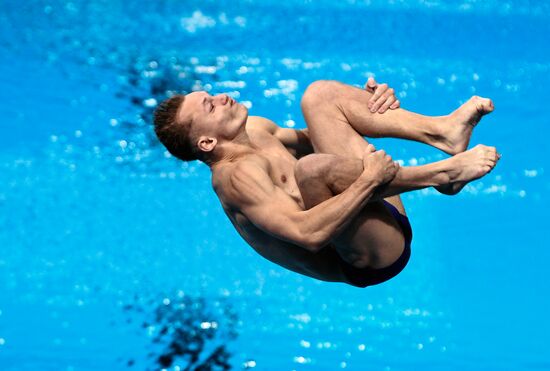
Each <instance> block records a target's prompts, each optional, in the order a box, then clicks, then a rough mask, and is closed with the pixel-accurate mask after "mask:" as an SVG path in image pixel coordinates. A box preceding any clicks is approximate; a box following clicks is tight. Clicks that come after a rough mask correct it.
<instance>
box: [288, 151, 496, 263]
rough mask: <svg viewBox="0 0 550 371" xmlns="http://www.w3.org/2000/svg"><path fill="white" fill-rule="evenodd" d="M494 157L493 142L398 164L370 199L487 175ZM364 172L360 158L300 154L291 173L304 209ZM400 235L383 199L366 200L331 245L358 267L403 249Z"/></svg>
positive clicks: (393, 257)
mask: <svg viewBox="0 0 550 371" xmlns="http://www.w3.org/2000/svg"><path fill="white" fill-rule="evenodd" d="M496 161H497V158H496V149H494V147H487V146H482V145H479V146H476V147H475V148H473V149H471V150H469V151H466V152H463V153H460V154H458V155H456V156H453V157H451V158H448V159H445V160H442V161H438V162H435V163H431V164H427V165H422V166H411V167H401V168H400V169H399V171H398V173H397V175H396V177H395V178H394V179H393V180H392V181H391V182H390V183H388V184H387V185H384V186H381V187H379V189H378V190H377V191H376V193H375V196H374V198H375V199H378V200H380V199H382V198H384V197H388V196H393V195H397V194H399V193H402V192H408V191H412V190H417V189H421V188H426V187H429V186H443V185H445V184H448V183H463V184H466V183H467V182H469V181H471V180H473V179H477V178H479V177H480V176H482V175H484V174H486V173H487V172H488V171H489V170H488V169H491V168H492V167H494V166H495V164H496ZM362 171H363V161H362V160H358V159H354V158H347V157H342V156H336V155H332V154H311V155H308V156H305V157H303V158H301V159H300V160H299V161H298V162H297V164H296V168H295V177H296V182H297V184H298V187H299V188H300V192H301V194H302V198H303V200H304V204H305V207H306V209H309V208H311V207H313V206H315V205H317V204H319V203H321V202H323V201H325V200H327V199H328V198H330V197H332V196H334V195H336V194H339V193H341V192H343V191H344V190H345V189H347V188H348V187H349V186H350V184H351V183H353V182H354V181H355V180H356V179H357V178H358V177H359V175H360V174H361V172H362ZM402 242H403V235H402V234H401V231H400V229H399V227H398V225H397V224H396V222H395V220H394V219H393V218H392V216H391V214H390V213H389V212H388V210H387V209H386V207H385V206H384V204H383V203H381V202H370V203H368V204H367V206H366V207H365V208H364V209H363V210H362V211H361V213H360V214H359V215H358V216H357V217H356V218H355V220H353V221H352V222H351V224H350V226H349V227H348V228H347V229H346V230H345V231H344V232H343V233H342V234H341V235H340V236H338V237H337V238H336V239H334V240H333V244H334V246H335V247H336V248H337V249H338V252H339V253H340V255H341V256H342V258H344V259H345V260H347V261H349V262H350V263H351V264H353V265H356V266H358V267H360V268H361V267H364V266H366V265H369V266H371V267H373V268H382V267H385V266H387V265H390V264H391V263H393V262H394V261H395V260H396V259H397V257H399V255H400V254H401V252H402V251H403V243H402Z"/></svg>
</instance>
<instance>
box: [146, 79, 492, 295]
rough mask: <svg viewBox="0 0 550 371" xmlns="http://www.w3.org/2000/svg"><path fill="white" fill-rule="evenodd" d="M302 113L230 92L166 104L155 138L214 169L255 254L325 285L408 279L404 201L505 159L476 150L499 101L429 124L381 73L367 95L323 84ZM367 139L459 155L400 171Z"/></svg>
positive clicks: (456, 188)
mask: <svg viewBox="0 0 550 371" xmlns="http://www.w3.org/2000/svg"><path fill="white" fill-rule="evenodd" d="M301 108H302V113H303V115H304V118H305V121H306V124H307V128H306V129H300V130H295V129H290V128H282V127H279V126H277V125H276V124H275V123H274V122H273V121H271V120H269V119H267V118H264V117H260V116H248V109H247V108H246V107H245V106H244V105H242V104H240V103H238V102H237V101H236V100H234V99H232V98H230V97H229V96H228V95H226V94H218V95H215V96H212V95H210V94H208V93H207V92H206V91H194V92H192V93H189V94H187V95H175V96H172V97H171V98H169V99H167V100H165V101H163V102H162V103H160V104H159V106H158V107H157V109H156V111H155V118H154V121H155V132H156V134H157V136H158V138H159V140H160V141H161V142H162V143H163V144H164V146H165V147H166V149H167V150H168V151H169V152H170V153H171V154H172V155H174V156H175V157H177V158H179V159H181V160H183V161H191V160H200V161H202V162H204V163H205V164H206V165H207V166H208V167H209V168H210V170H211V172H212V187H213V189H214V191H215V192H216V194H217V196H218V198H219V200H220V202H221V204H222V206H223V209H224V211H225V213H226V214H227V216H228V217H229V219H230V220H231V223H233V225H234V226H235V228H236V229H237V231H238V233H239V234H240V235H241V236H242V238H243V239H244V240H245V241H246V242H247V243H248V244H250V246H252V248H254V249H255V250H256V251H257V252H258V253H259V254H260V255H262V256H263V257H265V258H266V259H268V260H270V261H272V262H274V263H276V264H279V265H281V266H283V267H285V268H287V269H290V270H292V271H294V272H298V273H301V274H304V275H307V276H310V277H313V278H316V279H319V280H323V281H330V282H344V283H347V284H350V285H353V286H356V287H367V286H371V285H376V284H379V283H382V282H384V281H387V280H389V279H390V278H392V277H394V276H396V275H397V274H398V273H399V272H401V271H402V270H403V268H404V267H405V265H406V264H407V262H408V260H409V257H410V244H411V239H412V230H411V225H410V223H409V220H408V218H407V214H406V212H405V208H404V206H403V203H402V202H401V199H400V197H399V195H400V194H401V193H404V192H408V191H412V190H418V189H421V188H426V187H435V189H437V190H438V191H439V192H442V193H444V194H448V195H454V194H456V193H458V192H460V190H461V189H462V188H463V187H464V186H465V185H466V184H467V183H468V182H471V181H473V180H475V179H478V178H480V177H482V176H484V175H486V174H487V173H489V172H490V171H491V170H492V169H493V168H494V167H495V166H496V163H497V162H498V160H499V159H500V155H499V154H498V153H497V151H496V148H495V147H488V146H485V145H477V146H475V147H474V148H472V149H470V150H467V147H468V144H469V142H470V137H471V135H472V131H473V129H474V127H475V125H476V124H477V123H478V122H479V120H480V119H481V117H482V116H483V115H485V114H487V113H489V112H491V111H492V110H493V103H492V102H491V100H490V99H486V98H481V97H478V96H473V97H471V98H470V99H469V100H468V101H467V102H466V103H464V104H463V105H462V106H460V107H459V108H458V109H456V110H455V111H454V112H452V113H451V114H449V115H446V116H439V117H428V116H423V115H419V114H416V113H413V112H409V111H406V110H404V109H402V108H400V103H399V101H398V100H397V99H396V97H395V95H394V91H393V89H391V88H388V86H387V85H386V84H377V83H376V82H375V81H374V79H372V78H370V79H369V80H368V82H367V84H366V85H365V89H360V88H357V87H354V86H350V85H346V84H344V83H341V82H338V81H333V80H319V81H315V82H313V83H311V84H310V85H309V86H308V87H307V89H306V91H305V93H304V95H303V97H302V99H301ZM364 136H366V137H373V138H380V137H395V138H402V139H408V140H414V141H418V142H422V143H426V144H428V145H431V146H433V147H435V148H438V149H439V150H441V151H443V152H445V153H447V154H450V155H452V156H451V157H449V158H447V159H444V160H441V161H437V162H434V163H430V164H426V165H421V166H400V165H399V164H398V163H397V162H395V161H393V160H392V158H391V157H390V156H389V155H388V154H386V153H385V152H384V150H375V148H374V146H373V145H372V144H369V143H368V142H367V141H366V140H365V138H364Z"/></svg>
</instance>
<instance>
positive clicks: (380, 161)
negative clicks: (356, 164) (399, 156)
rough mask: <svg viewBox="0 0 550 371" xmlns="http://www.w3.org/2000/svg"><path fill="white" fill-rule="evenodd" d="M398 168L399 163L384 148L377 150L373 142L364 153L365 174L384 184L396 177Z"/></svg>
mask: <svg viewBox="0 0 550 371" xmlns="http://www.w3.org/2000/svg"><path fill="white" fill-rule="evenodd" d="M398 170H399V163H397V162H395V161H393V160H392V158H391V156H390V155H387V154H386V152H385V151H384V150H380V151H376V150H375V148H374V146H373V145H372V144H369V145H368V146H367V149H366V150H365V152H364V153H363V176H365V177H367V178H368V179H369V180H373V181H375V182H377V183H378V185H382V184H386V183H388V182H390V181H391V180H392V179H393V178H395V176H396V175H397V171H398Z"/></svg>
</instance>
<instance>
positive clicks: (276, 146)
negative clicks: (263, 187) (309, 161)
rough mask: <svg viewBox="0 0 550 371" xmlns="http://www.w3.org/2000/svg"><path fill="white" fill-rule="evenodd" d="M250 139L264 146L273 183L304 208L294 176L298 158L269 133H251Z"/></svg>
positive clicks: (259, 145) (261, 146)
mask: <svg viewBox="0 0 550 371" xmlns="http://www.w3.org/2000/svg"><path fill="white" fill-rule="evenodd" d="M250 139H251V141H253V143H254V144H256V145H257V146H258V147H260V148H262V150H263V156H262V157H263V158H264V161H266V167H267V169H268V173H269V175H270V177H271V180H272V181H273V184H275V185H276V186H277V187H279V188H281V189H282V190H283V191H284V192H285V193H286V194H288V195H289V196H290V197H291V198H292V199H293V200H294V201H296V203H297V204H298V205H300V207H301V208H304V201H303V199H302V195H301V194H300V189H299V188H298V184H297V183H296V178H295V176H294V170H295V167H296V163H297V162H298V161H297V160H296V158H295V157H294V156H293V155H292V154H290V152H288V151H287V150H286V148H285V147H284V146H283V145H282V143H281V142H280V141H279V140H277V139H276V138H274V137H273V136H272V135H270V134H268V133H258V134H255V135H250Z"/></svg>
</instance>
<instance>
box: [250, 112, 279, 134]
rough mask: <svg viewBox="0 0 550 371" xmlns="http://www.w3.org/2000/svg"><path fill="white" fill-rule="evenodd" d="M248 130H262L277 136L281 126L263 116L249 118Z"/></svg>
mask: <svg viewBox="0 0 550 371" xmlns="http://www.w3.org/2000/svg"><path fill="white" fill-rule="evenodd" d="M246 127H247V129H252V130H262V131H266V132H268V133H270V134H275V133H276V132H277V130H279V129H280V126H279V125H277V124H276V123H274V122H273V121H271V120H270V119H267V118H265V117H262V116H249V117H248V122H247V126H246Z"/></svg>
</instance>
